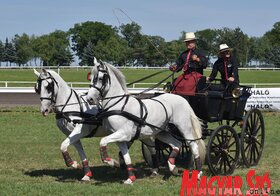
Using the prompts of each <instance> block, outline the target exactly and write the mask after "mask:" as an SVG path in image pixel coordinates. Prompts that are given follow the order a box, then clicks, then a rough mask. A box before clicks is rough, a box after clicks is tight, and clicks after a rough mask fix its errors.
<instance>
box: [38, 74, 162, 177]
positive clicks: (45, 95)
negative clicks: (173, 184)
mask: <svg viewBox="0 0 280 196" xmlns="http://www.w3.org/2000/svg"><path fill="white" fill-rule="evenodd" d="M34 73H35V75H36V76H37V77H38V80H37V84H36V86H35V90H36V92H37V93H38V94H39V95H40V100H41V109H40V110H41V112H42V114H43V115H44V116H47V115H48V114H49V112H52V111H54V112H55V113H56V124H57V126H58V128H59V129H60V130H61V131H62V132H63V133H64V134H65V135H67V138H66V139H65V140H64V141H63V142H62V143H61V147H60V150H61V151H62V155H63V158H64V160H65V163H66V165H67V166H68V167H73V168H81V169H83V170H84V177H83V178H82V179H81V180H82V181H89V180H90V178H91V177H92V172H91V170H90V167H89V166H88V161H87V158H86V155H85V152H84V149H83V146H82V144H81V141H80V139H81V138H84V137H88V136H90V137H104V136H107V135H109V134H111V133H112V132H110V131H107V130H105V129H103V127H102V126H101V125H100V124H99V123H100V121H98V120H96V119H95V118H94V117H95V116H96V114H97V113H98V108H97V107H96V105H90V104H89V103H88V102H87V101H86V99H85V94H83V93H81V94H78V93H77V92H76V91H75V90H73V89H72V88H70V87H69V86H68V84H67V83H66V82H65V81H64V80H63V79H62V78H61V77H60V76H59V75H58V74H57V73H56V72H55V71H52V70H45V69H43V70H42V72H41V73H39V72H37V71H36V70H34ZM89 118H90V119H89ZM85 119H89V120H88V121H87V122H85V121H84V120H85ZM98 124H99V125H98ZM145 143H146V144H147V145H148V149H149V150H150V152H151V154H152V156H153V168H152V174H153V175H156V174H157V170H158V168H157V167H158V165H157V163H156V160H155V157H156V151H155V149H154V148H152V147H151V146H153V145H154V143H153V140H152V139H151V138H148V139H146V140H145ZM71 144H73V145H74V147H75V148H76V150H77V151H78V154H79V156H80V159H81V162H82V166H80V165H79V164H78V162H77V161H73V160H72V158H71V157H70V155H69V153H68V151H67V149H68V147H69V146H70V145H71ZM119 156H120V157H119V158H120V161H122V157H121V156H122V155H121V154H120V155H119ZM108 164H109V165H110V166H113V167H119V166H120V163H119V162H118V161H116V160H115V159H111V160H110V161H108Z"/></svg>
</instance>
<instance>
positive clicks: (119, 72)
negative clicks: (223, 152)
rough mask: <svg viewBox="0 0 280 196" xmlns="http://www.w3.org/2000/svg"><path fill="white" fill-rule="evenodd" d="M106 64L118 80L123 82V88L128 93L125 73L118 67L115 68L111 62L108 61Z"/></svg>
mask: <svg viewBox="0 0 280 196" xmlns="http://www.w3.org/2000/svg"><path fill="white" fill-rule="evenodd" d="M106 66H107V67H108V68H109V69H110V70H111V71H112V72H113V73H114V74H115V76H116V78H117V80H118V81H119V83H120V84H121V87H122V89H123V90H124V91H125V92H126V93H128V90H127V87H126V80H125V77H124V75H123V73H122V72H121V71H120V70H118V69H117V68H115V67H114V66H113V65H111V64H110V63H106Z"/></svg>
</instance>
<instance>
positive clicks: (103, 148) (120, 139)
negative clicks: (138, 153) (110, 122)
mask: <svg viewBox="0 0 280 196" xmlns="http://www.w3.org/2000/svg"><path fill="white" fill-rule="evenodd" d="M130 140H131V136H127V134H126V133H125V132H124V131H121V130H120V131H117V132H114V133H112V134H111V135H108V136H106V137H104V138H102V139H101V141H100V155H101V160H102V161H103V162H104V163H107V164H109V165H110V166H114V165H115V162H116V160H114V159H112V158H111V157H110V156H109V154H108V152H107V145H108V144H109V143H113V142H117V144H118V146H119V148H120V151H121V152H122V154H123V157H124V161H125V164H126V167H127V171H128V175H129V178H128V179H127V180H126V181H125V182H124V183H125V184H131V183H132V182H134V181H135V179H136V178H135V175H134V174H133V170H134V169H133V168H132V164H131V159H130V155H129V153H128V147H127V144H126V142H128V141H130Z"/></svg>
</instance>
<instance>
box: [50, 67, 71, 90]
mask: <svg viewBox="0 0 280 196" xmlns="http://www.w3.org/2000/svg"><path fill="white" fill-rule="evenodd" d="M46 71H47V72H49V74H51V76H52V77H54V78H55V79H56V80H58V81H57V82H59V83H60V84H61V83H64V85H66V86H68V87H69V85H68V84H67V82H66V81H65V80H63V78H62V77H61V76H60V75H58V73H57V72H56V71H54V70H50V69H47V70H46Z"/></svg>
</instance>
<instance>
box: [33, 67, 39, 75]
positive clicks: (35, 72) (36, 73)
mask: <svg viewBox="0 0 280 196" xmlns="http://www.w3.org/2000/svg"><path fill="white" fill-rule="evenodd" d="M33 71H34V74H35V75H36V76H37V77H39V76H40V73H39V72H38V71H37V70H36V69H33Z"/></svg>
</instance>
